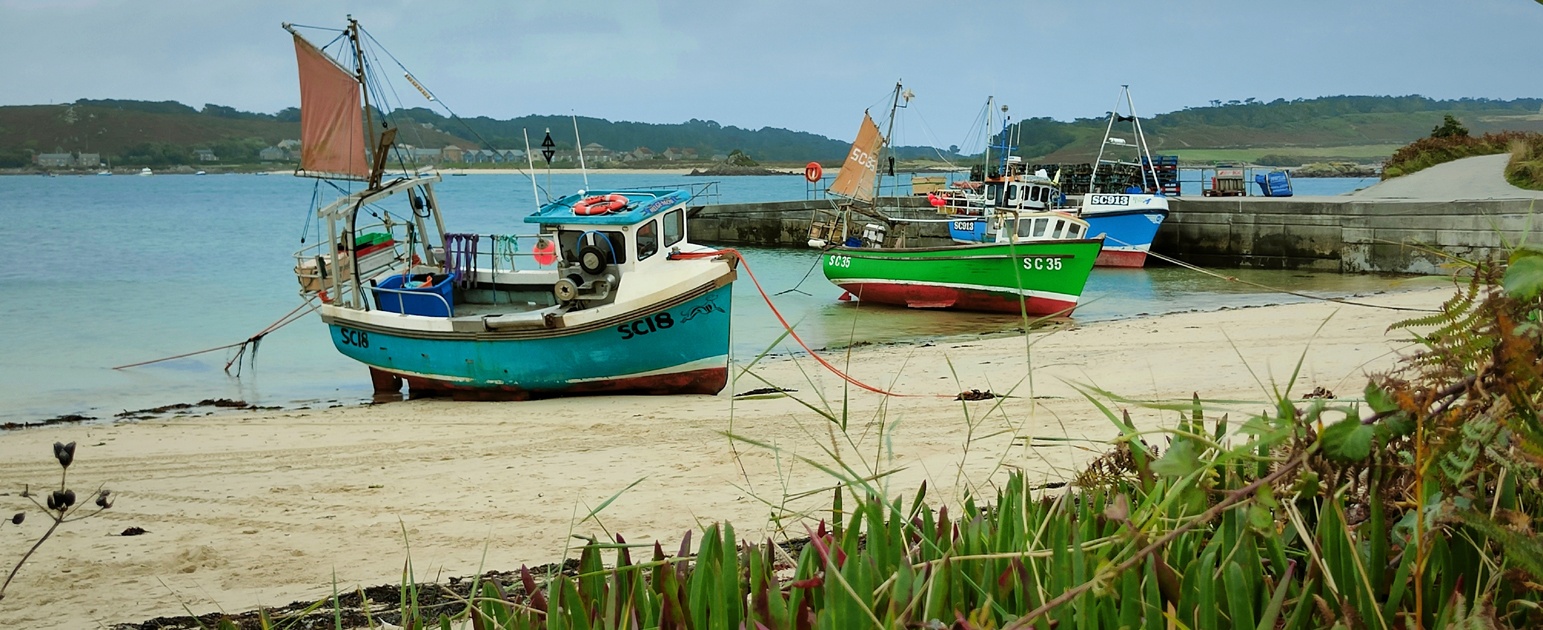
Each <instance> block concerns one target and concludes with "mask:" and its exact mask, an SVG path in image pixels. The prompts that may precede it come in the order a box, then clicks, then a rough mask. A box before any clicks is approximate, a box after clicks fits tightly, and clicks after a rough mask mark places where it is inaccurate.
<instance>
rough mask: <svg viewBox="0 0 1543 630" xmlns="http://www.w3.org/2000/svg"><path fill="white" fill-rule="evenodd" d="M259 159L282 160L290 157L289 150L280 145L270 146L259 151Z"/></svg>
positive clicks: (267, 160) (266, 160)
mask: <svg viewBox="0 0 1543 630" xmlns="http://www.w3.org/2000/svg"><path fill="white" fill-rule="evenodd" d="M257 159H259V160H262V161H264V162H282V161H284V160H287V159H289V151H285V150H284V149H281V148H279V147H268V148H266V149H263V150H261V151H258V152H257Z"/></svg>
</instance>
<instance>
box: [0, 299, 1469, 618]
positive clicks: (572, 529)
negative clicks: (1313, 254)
mask: <svg viewBox="0 0 1543 630" xmlns="http://www.w3.org/2000/svg"><path fill="white" fill-rule="evenodd" d="M1451 293H1452V291H1451V289H1450V288H1447V289H1434V290H1432V289H1424V290H1417V291H1410V292H1400V293H1388V294H1379V295H1372V296H1368V297H1363V298H1358V300H1359V301H1363V302H1368V303H1374V304H1380V305H1387V306H1400V307H1410V308H1435V307H1437V306H1438V305H1439V304H1440V303H1441V302H1442V301H1443V300H1445V299H1446V298H1448V297H1449V296H1450V295H1451ZM1417 314H1418V313H1411V312H1408V311H1394V310H1386V309H1378V308H1367V307H1359V306H1346V305H1339V304H1332V303H1325V302H1313V303H1306V304H1292V305H1279V306H1269V307H1260V308H1247V309H1237V310H1225V311H1219V312H1209V313H1181V314H1174V315H1165V316H1161V317H1149V318H1141V319H1131V320H1123V321H1115V322H1107V323H1097V324H1088V325H1082V326H1079V327H1075V328H1072V329H1068V330H1061V331H1057V332H1053V333H1048V334H1035V335H1033V336H1032V337H1031V339H1032V341H1033V346H1032V349H1030V350H1026V343H1025V340H1024V339H1023V338H1022V337H1011V338H999V339H983V340H979V341H968V342H955V343H941V342H940V343H934V344H920V345H899V346H875V347H864V348H859V349H855V350H853V351H852V352H851V354H850V357H848V356H846V355H845V353H836V354H834V355H833V356H830V357H829V358H830V359H831V360H832V361H833V362H836V363H837V364H838V365H839V364H845V363H848V361H849V365H850V372H851V374H852V376H854V377H855V378H857V379H859V380H862V381H864V382H866V383H869V384H872V385H876V386H880V387H883V388H886V389H890V390H892V391H895V392H900V393H905V394H915V395H916V396H911V397H895V398H890V397H885V396H881V395H878V394H874V393H870V392H866V391H861V390H858V389H856V388H850V390H849V391H844V389H843V382H842V381H841V380H840V379H838V378H837V377H835V376H834V375H832V374H831V373H829V372H826V371H824V370H823V369H821V368H820V367H819V366H818V365H817V364H815V363H814V362H813V361H812V360H810V359H808V358H807V357H798V358H779V359H770V360H766V361H764V362H762V363H760V364H757V365H756V366H755V367H754V368H753V371H754V373H755V374H756V375H758V376H759V377H760V378H763V379H765V380H766V381H769V382H770V383H773V384H776V385H778V386H782V387H788V388H793V389H797V390H798V391H797V392H796V393H795V394H794V396H797V397H799V398H800V399H802V400H803V401H805V402H807V403H809V404H811V405H815V406H817V407H825V406H826V405H827V403H828V406H829V408H830V409H832V410H833V413H834V414H835V415H838V416H839V415H840V414H841V413H842V408H843V403H842V399H843V398H845V400H846V405H847V411H846V422H847V426H846V431H845V433H843V432H842V431H841V430H840V429H839V428H837V427H834V426H833V424H832V423H830V422H827V421H826V420H825V419H824V418H822V417H820V416H819V415H817V414H815V413H814V412H811V411H810V410H808V409H807V408H805V407H804V406H803V405H801V404H800V403H799V402H798V401H796V400H793V399H791V398H772V399H757V400H745V399H740V400H735V399H733V398H732V397H731V396H730V392H728V391H725V392H723V393H721V394H719V395H717V396H683V397H593V398H579V399H555V400H541V401H533V402H520V403H467V402H452V401H445V400H419V401H410V402H402V403H390V404H383V405H374V406H366V407H348V408H340V409H330V410H303V411H287V412H238V413H226V414H220V415H213V416H206V417H196V418H168V419H162V420H146V421H140V422H136V423H125V424H116V425H85V426H54V427H47V428H39V429H31V430H24V431H17V432H11V433H5V434H0V454H3V456H0V514H4V515H9V514H11V513H12V512H14V511H17V510H20V509H22V508H23V507H24V506H25V499H22V498H21V497H20V496H19V494H20V490H21V488H22V486H23V485H25V484H31V485H32V487H34V488H38V487H47V486H49V485H50V484H54V483H57V481H58V466H57V464H56V463H55V462H54V460H53V458H52V457H51V450H50V445H51V444H52V443H54V442H56V441H63V442H69V441H75V442H77V443H78V444H79V450H78V452H77V453H76V458H75V464H74V465H73V466H72V467H71V468H70V482H71V483H70V485H71V487H72V488H74V489H75V490H76V491H77V493H89V492H91V491H93V490H94V489H95V488H97V487H98V486H99V485H105V486H106V487H108V488H111V489H112V490H113V491H114V492H115V493H116V494H117V496H118V499H117V505H116V506H115V507H113V508H112V509H111V510H109V511H108V512H106V513H105V514H104V515H102V516H101V517H98V518H94V519H90V520H85V521H81V522H77V523H71V524H67V525H65V526H63V527H62V528H61V530H60V532H59V533H58V534H56V535H55V537H54V539H53V540H50V541H49V542H48V543H47V544H46V545H45V546H44V547H43V548H42V549H41V550H40V551H39V552H38V554H37V555H36V556H34V557H33V559H32V560H31V561H30V562H29V563H28V564H27V565H26V566H24V567H23V568H22V570H21V572H20V573H19V574H18V576H17V577H16V580H15V582H14V583H13V584H12V585H11V587H10V589H9V592H8V593H7V597H6V599H5V600H4V601H0V627H5V628H93V627H105V626H110V625H112V624H115V623H125V622H139V621H144V620H146V619H150V618H153V617H157V616H161V615H181V614H185V612H184V611H183V606H186V607H187V608H189V609H191V610H192V611H194V612H196V613H205V612H211V611H216V610H224V611H227V612H231V613H234V612H239V611H245V610H250V609H252V608H255V607H258V606H277V605H283V604H287V603H289V602H291V601H295V600H306V599H309V600H314V599H320V598H322V597H325V596H327V595H328V594H330V593H331V592H332V589H333V586H332V584H333V580H334V576H335V577H336V581H337V583H338V585H339V587H340V588H343V589H350V588H352V587H354V586H356V585H363V586H372V585H378V584H388V583H394V582H396V581H398V580H399V576H400V574H401V571H402V567H403V563H404V561H405V560H406V559H407V557H408V548H407V546H408V545H409V544H410V545H411V558H412V563H413V567H414V569H415V571H416V574H417V577H418V579H419V580H421V581H425V580H434V579H435V578H436V577H437V578H438V579H440V580H443V579H445V578H448V577H450V576H465V575H471V574H474V573H477V572H478V570H479V568H481V569H482V570H493V569H497V570H509V569H516V568H518V567H519V566H520V565H521V564H529V565H539V564H545V563H548V562H553V561H557V560H559V559H560V558H561V557H562V555H563V553H564V550H565V548H566V547H568V546H569V545H571V544H573V543H574V540H573V539H572V538H571V537H570V534H578V535H600V536H604V535H606V532H610V533H621V534H623V535H624V536H626V538H627V540H628V541H630V542H648V541H652V540H655V539H659V540H663V541H665V542H666V547H669V546H670V545H672V544H677V541H678V540H679V538H680V536H681V535H682V533H683V532H685V531H686V530H687V529H691V528H694V527H697V526H699V525H705V524H707V523H710V522H714V521H723V520H729V521H732V522H733V523H734V525H735V527H736V530H737V531H738V532H739V534H740V536H741V537H742V538H747V539H753V538H758V537H765V536H777V535H779V534H778V532H777V527H778V523H779V521H778V520H774V519H772V518H771V517H772V516H773V515H774V514H775V513H778V512H780V511H782V510H794V511H796V510H798V509H810V508H811V507H812V506H817V505H821V504H823V503H824V502H825V501H827V500H828V497H829V493H828V492H827V493H821V495H820V496H818V497H815V498H812V499H806V500H803V501H794V502H787V501H785V500H784V497H785V496H788V495H796V494H798V493H801V492H805V491H809V490H816V489H819V488H825V487H829V486H831V485H832V484H833V483H834V480H833V479H832V478H830V477H828V476H826V475H825V474H824V473H822V472H820V471H819V470H818V469H816V468H815V467H814V466H813V465H811V464H809V463H805V462H802V461H800V460H799V459H798V457H808V458H811V459H813V460H816V461H820V462H826V463H829V462H830V461H831V460H830V458H829V457H828V456H827V455H825V453H824V452H823V451H822V450H821V448H820V446H821V444H824V445H825V446H826V447H827V448H831V447H832V445H834V448H835V449H837V450H839V452H840V454H841V457H842V459H843V461H844V462H846V463H847V464H849V465H851V466H853V467H854V468H856V469H858V470H861V471H863V472H864V473H868V472H871V471H874V470H882V471H898V472H895V473H894V474H893V475H892V476H890V477H888V479H887V482H886V483H887V484H888V485H889V487H890V488H891V489H892V490H893V491H894V492H898V493H905V494H906V495H910V494H912V493H914V492H915V489H916V487H917V486H918V484H920V483H921V482H922V481H924V480H925V481H926V482H927V483H928V486H929V497H930V498H931V500H932V501H933V502H934V504H936V503H937V502H940V501H948V502H950V503H951V502H953V501H955V500H957V498H958V497H959V496H960V495H961V494H962V493H963V492H964V491H965V490H966V489H968V488H983V489H988V490H987V491H989V488H990V485H991V483H992V482H993V481H1000V480H1002V479H1004V478H1005V476H1006V474H1007V472H1006V471H1007V470H1009V469H1010V468H1021V469H1023V470H1026V471H1028V474H1029V476H1030V477H1031V478H1033V479H1035V480H1043V481H1059V480H1064V479H1066V478H1067V477H1068V476H1069V475H1070V474H1071V472H1072V471H1073V470H1075V468H1076V467H1077V466H1078V465H1079V464H1081V463H1083V462H1085V461H1086V460H1087V459H1089V458H1090V457H1092V456H1094V455H1096V454H1097V453H1098V452H1099V449H1100V447H1101V445H1099V444H1097V443H1089V444H1087V445H1086V446H1072V447H1069V446H1065V445H1064V443H1063V445H1058V446H1040V447H1034V446H1014V442H1015V440H1017V439H1018V438H1021V437H1024V436H1046V437H1073V438H1079V437H1081V438H1088V439H1091V440H1104V439H1108V438H1110V437H1112V436H1113V435H1114V430H1113V428H1112V426H1111V424H1110V422H1109V421H1108V420H1107V419H1105V418H1104V417H1103V416H1102V415H1101V413H1100V412H1099V411H1098V409H1097V408H1096V407H1095V406H1094V405H1093V404H1091V403H1090V402H1089V401H1087V400H1086V399H1084V398H1083V397H1082V396H1081V395H1080V394H1079V393H1078V391H1077V389H1076V386H1077V385H1091V386H1096V387H1098V388H1102V389H1104V390H1107V391H1111V392H1116V393H1118V394H1120V395H1122V396H1126V397H1130V398H1135V399H1144V400H1188V398H1189V397H1190V395H1191V394H1192V393H1198V394H1199V395H1200V396H1201V397H1203V398H1210V399H1217V400H1230V401H1248V402H1234V403H1232V404H1215V405H1213V406H1212V407H1211V409H1212V411H1211V413H1215V414H1219V413H1221V412H1222V411H1224V410H1230V411H1231V412H1232V414H1233V417H1234V418H1240V417H1243V416H1245V415H1246V414H1249V413H1255V412H1258V411H1259V410H1260V409H1261V408H1262V407H1263V406H1264V403H1263V401H1265V400H1266V399H1267V390H1271V389H1278V390H1279V391H1282V392H1285V393H1289V394H1290V395H1292V396H1301V395H1304V394H1307V393H1309V392H1311V391H1313V390H1314V388H1317V387H1322V388H1325V389H1328V390H1330V391H1332V392H1334V393H1336V394H1338V395H1339V396H1340V397H1342V398H1355V397H1358V396H1359V395H1360V393H1361V391H1362V389H1363V388H1364V386H1365V384H1366V375H1367V374H1368V373H1374V372H1378V371H1385V370H1388V369H1390V368H1392V367H1394V366H1395V365H1396V363H1397V361H1398V358H1399V357H1400V355H1401V353H1406V352H1408V351H1410V350H1412V345H1411V343H1410V342H1409V335H1408V333H1406V332H1402V331H1393V332H1391V333H1390V332H1387V328H1388V325H1389V324H1390V323H1393V322H1395V321H1398V320H1401V319H1406V318H1409V317H1412V316H1414V315H1417ZM1299 361H1300V362H1301V369H1300V375H1299V376H1298V378H1297V379H1296V380H1295V381H1290V382H1288V380H1287V379H1290V378H1291V374H1292V372H1293V370H1294V369H1295V368H1296V367H1297V364H1298V362H1299ZM1031 365H1032V370H1031V369H1030V366H1031ZM955 375H957V378H956V376H955ZM359 377H360V378H361V379H363V378H366V377H365V374H364V370H363V369H362V368H361V369H360V370H359ZM1030 377H1031V378H1030ZM764 386H765V383H762V382H761V381H759V380H757V379H756V378H754V377H751V376H744V377H741V380H740V382H739V383H738V384H737V389H738V391H745V390H749V389H754V388H758V387H764ZM970 389H980V390H987V389H990V390H992V391H994V392H997V393H1006V392H1008V391H1011V392H1012V397H1011V398H1007V399H1006V400H1005V401H980V402H968V403H962V402H958V401H954V400H952V396H953V395H955V394H957V393H958V392H960V391H963V390H970ZM822 399H823V400H824V401H825V402H822ZM998 402H1001V404H1000V406H998V405H997V403H998ZM1113 406H1114V408H1117V409H1122V408H1123V409H1128V410H1130V413H1131V415H1132V417H1133V418H1134V419H1135V420H1136V422H1137V423H1138V425H1139V426H1142V427H1146V428H1155V427H1158V426H1164V425H1169V424H1171V423H1172V421H1173V420H1174V415H1173V414H1172V413H1164V412H1157V411H1152V410H1149V409H1145V408H1142V407H1139V406H1135V405H1130V404H1114V405H1113ZM727 433H733V434H737V435H741V436H744V437H746V438H749V439H753V440H756V441H759V442H762V443H765V444H771V445H775V447H776V448H777V449H779V450H778V452H775V453H774V452H772V451H770V450H768V449H767V448H764V447H761V446H755V445H752V444H749V443H745V442H739V443H735V442H733V441H731V439H730V438H729V437H727V436H726V434H727ZM1019 441H1020V442H1022V440H1019ZM634 482H638V483H637V485H636V486H634V487H632V488H631V489H630V490H626V491H625V492H622V491H623V490H624V489H626V488H627V487H628V485H629V484H633V483H634ZM618 492H622V494H621V495H620V496H619V497H618V498H617V499H616V500H615V501H614V502H613V503H612V504H611V505H609V506H608V507H607V508H606V509H605V510H604V511H603V512H601V513H600V515H599V516H598V518H597V519H594V520H590V521H587V522H579V519H580V518H582V517H583V516H584V515H585V514H587V513H589V512H590V511H591V509H593V508H594V507H596V506H598V505H600V504H601V503H602V502H604V501H605V500H606V499H607V498H608V497H611V496H612V495H615V494H616V493H618ZM29 511H31V510H30V509H29ZM780 523H781V526H782V527H785V528H787V531H788V534H789V535H791V536H802V535H805V534H804V530H803V525H802V524H799V523H798V521H796V520H781V521H780ZM46 527H47V522H46V521H45V520H44V519H43V518H42V515H41V514H38V513H36V512H35V511H32V512H31V513H30V514H29V515H28V519H27V521H26V522H25V523H24V524H23V525H22V526H20V527H16V526H11V525H10V524H9V523H8V522H7V523H6V526H5V527H4V530H3V532H0V536H3V539H4V541H5V542H4V547H3V549H4V553H3V554H0V557H3V558H4V563H5V565H4V566H5V567H6V568H7V569H8V568H9V566H10V564H11V563H12V562H13V561H14V559H15V558H17V557H19V556H20V554H21V553H23V552H24V550H25V549H26V547H27V546H29V545H30V544H31V541H32V540H34V539H35V538H36V537H37V536H38V535H39V534H40V533H41V532H42V531H44V529H46ZM129 527H141V528H144V529H145V530H148V533H146V534H144V535H141V536H135V537H123V536H119V535H117V534H118V533H119V532H122V531H123V530H124V529H125V528H129ZM404 531H405V534H404ZM404 536H405V539H404Z"/></svg>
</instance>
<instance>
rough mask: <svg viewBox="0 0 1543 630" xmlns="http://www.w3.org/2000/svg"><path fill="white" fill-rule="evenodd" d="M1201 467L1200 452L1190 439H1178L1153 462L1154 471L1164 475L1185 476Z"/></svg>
mask: <svg viewBox="0 0 1543 630" xmlns="http://www.w3.org/2000/svg"><path fill="white" fill-rule="evenodd" d="M1199 469H1200V453H1199V452H1198V451H1196V450H1195V443H1194V442H1192V441H1190V440H1176V441H1175V442H1174V443H1173V446H1170V447H1168V450H1167V451H1165V452H1164V453H1163V456H1162V457H1160V458H1158V460H1157V461H1155V462H1152V472H1155V473H1157V474H1159V475H1163V476H1164V477H1183V476H1185V475H1188V474H1190V473H1192V472H1195V471H1196V470H1199Z"/></svg>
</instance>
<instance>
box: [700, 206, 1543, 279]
mask: <svg viewBox="0 0 1543 630" xmlns="http://www.w3.org/2000/svg"><path fill="white" fill-rule="evenodd" d="M875 205H876V207H877V208H878V209H879V212H880V214H882V215H883V216H884V217H888V218H891V219H901V220H904V219H919V220H923V221H928V222H923V223H909V224H907V227H906V230H907V233H908V234H909V235H910V238H909V239H908V241H907V244H908V245H911V246H927V245H941V244H946V243H948V242H949V240H948V226H947V224H946V223H941V222H934V221H936V220H937V219H940V218H942V217H941V215H938V214H937V213H936V212H935V211H934V210H933V209H932V208H931V207H930V206H928V205H927V200H926V197H922V196H917V197H888V198H881V199H880V200H878V202H877V203H876V204H875ZM819 210H827V211H832V212H833V211H835V210H836V205H835V203H834V202H833V201H832V200H825V199H821V200H813V201H782V202H767V203H740V204H719V205H710V206H703V207H699V208H695V209H693V210H692V214H691V219H690V221H691V223H690V229H691V234H692V240H694V241H697V242H703V243H716V244H726V245H757V246H763V247H777V246H781V247H804V246H806V244H807V242H808V234H809V224H810V220H811V218H812V217H814V216H815V214H816V212H817V211H819ZM1537 210H1539V211H1543V204H1538V208H1537ZM854 221H864V222H874V223H877V222H879V221H877V220H873V219H865V218H857V219H854ZM1534 224H1535V219H1534V201H1533V200H1532V199H1475V200H1456V201H1428V200H1407V199H1380V198H1357V197H1352V196H1338V197H1287V198H1272V197H1221V198H1214V197H1213V198H1205V197H1201V198H1194V197H1176V198H1172V199H1171V200H1170V214H1169V216H1168V220H1167V221H1165V222H1164V223H1163V226H1162V229H1160V230H1158V233H1157V239H1156V240H1155V241H1154V242H1153V245H1152V249H1153V251H1155V252H1157V253H1159V254H1163V255H1165V256H1169V257H1172V258H1175V259H1178V260H1182V261H1184V262H1188V263H1191V264H1196V265H1201V266H1206V267H1253V268H1266V269H1306V270H1316V271H1337V272H1346V273H1363V272H1372V273H1413V274H1426V273H1437V272H1439V271H1440V265H1442V264H1443V263H1444V262H1445V261H1446V260H1447V257H1448V256H1451V257H1458V258H1464V259H1468V260H1482V259H1485V258H1488V257H1490V256H1492V255H1496V254H1497V253H1499V252H1501V251H1503V248H1504V247H1505V246H1506V243H1513V244H1514V243H1522V242H1532V243H1535V244H1543V236H1540V233H1543V219H1540V220H1537V221H1536V226H1535V225H1534ZM892 229H893V228H892Z"/></svg>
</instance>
